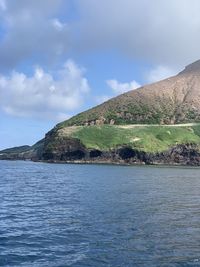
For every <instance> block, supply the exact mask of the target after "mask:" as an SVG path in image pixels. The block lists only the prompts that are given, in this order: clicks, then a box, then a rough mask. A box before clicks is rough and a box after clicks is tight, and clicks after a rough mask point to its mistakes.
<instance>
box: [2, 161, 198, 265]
mask: <svg viewBox="0 0 200 267" xmlns="http://www.w3.org/2000/svg"><path fill="white" fill-rule="evenodd" d="M0 266H25V267H29V266H30V267H40V266H41V267H61V266H62V267H64V266H74V267H75V266H76V267H82V266H86V267H90V266H91V267H98V266H101V267H102V266H106V267H107V266H108V267H109V266H112V267H118V266H119V267H121V266H124V267H128V266H130V267H137V266H139V267H143V266H145V267H155V266H159V267H160V266H166V267H170V266H180V267H184V266H200V169H198V168H167V167H162V168H161V167H160V168H158V167H125V166H109V165H107V166H106V165H69V164H45V163H33V162H20V161H18V162H15V161H10V162H9V161H0Z"/></svg>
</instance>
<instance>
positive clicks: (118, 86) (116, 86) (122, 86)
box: [107, 80, 140, 94]
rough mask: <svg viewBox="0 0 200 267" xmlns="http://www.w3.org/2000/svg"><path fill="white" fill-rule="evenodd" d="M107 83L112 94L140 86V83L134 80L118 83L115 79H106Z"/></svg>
mask: <svg viewBox="0 0 200 267" xmlns="http://www.w3.org/2000/svg"><path fill="white" fill-rule="evenodd" d="M107 85H108V86H109V87H110V88H111V89H112V91H113V93H114V94H122V93H125V92H128V91H130V90H134V89H136V88H138V87H140V84H139V83H137V82H136V81H131V82H129V83H120V82H118V81H117V80H108V81H107Z"/></svg>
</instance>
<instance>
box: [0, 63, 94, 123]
mask: <svg viewBox="0 0 200 267" xmlns="http://www.w3.org/2000/svg"><path fill="white" fill-rule="evenodd" d="M83 75H84V69H82V68H80V67H79V66H77V65H76V64H75V63H74V62H73V61H72V60H68V61H67V62H66V63H65V65H64V67H63V68H62V69H60V70H59V71H57V73H55V75H52V74H50V73H48V72H45V71H44V70H43V69H42V68H40V67H37V68H36V69H35V72H34V75H33V76H32V77H28V76H27V75H25V74H24V73H19V72H12V74H11V75H10V76H3V75H2V76H0V107H1V109H2V110H3V111H4V112H6V113H8V114H11V115H15V116H26V117H36V118H46V119H52V120H58V121H60V120H62V119H64V118H65V119H66V118H67V117H69V115H67V114H68V113H69V112H72V111H74V110H76V109H78V108H80V106H81V105H82V104H83V102H84V98H85V96H86V95H87V94H88V92H89V90H90V87H89V85H88V81H87V79H86V78H85V77H84V76H83Z"/></svg>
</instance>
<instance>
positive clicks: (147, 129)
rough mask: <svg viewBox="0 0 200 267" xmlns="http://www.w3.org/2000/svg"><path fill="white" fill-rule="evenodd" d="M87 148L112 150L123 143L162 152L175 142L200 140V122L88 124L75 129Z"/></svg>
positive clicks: (147, 150)
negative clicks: (122, 125)
mask: <svg viewBox="0 0 200 267" xmlns="http://www.w3.org/2000/svg"><path fill="white" fill-rule="evenodd" d="M71 136H72V137H75V138H78V139H80V140H81V142H82V143H83V144H84V145H85V146H86V147H87V148H95V149H102V150H109V149H113V148H117V147H120V146H123V145H128V146H131V147H133V148H135V149H138V150H143V151H146V152H161V151H165V150H167V149H169V148H170V147H172V146H174V145H176V144H187V143H194V144H200V125H197V126H192V127H188V126H187V127H186V126H185V127H173V126H144V127H135V128H130V129H123V128H120V127H119V126H115V125H103V126H85V127H82V128H79V129H77V131H76V132H73V133H72V135H71Z"/></svg>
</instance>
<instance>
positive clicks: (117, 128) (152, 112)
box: [0, 61, 200, 166]
mask: <svg viewBox="0 0 200 267" xmlns="http://www.w3.org/2000/svg"><path fill="white" fill-rule="evenodd" d="M0 159H26V160H27V159H31V160H36V161H38V160H39V161H48V162H79V163H82V162H85V163H86V162H88V163H90V162H96V163H100V162H101V163H105V162H106V163H117V164H118V163H123V164H124V163H126V164H181V165H198V166H200V61H197V62H195V63H193V64H191V65H189V66H187V67H186V68H185V69H184V70H183V71H182V72H180V73H179V74H178V75H176V76H174V77H171V78H168V79H165V80H163V81H160V82H157V83H154V84H150V85H146V86H143V87H141V88H139V89H137V90H132V91H130V92H128V93H125V94H122V95H120V96H118V97H115V98H113V99H110V100H109V101H107V102H105V103H103V104H101V105H99V106H96V107H94V108H92V109H90V110H88V111H85V112H83V113H80V114H78V115H76V116H74V117H72V118H71V119H69V120H66V121H64V122H62V123H59V124H58V125H56V126H55V127H54V128H53V129H52V130H51V131H49V132H48V133H47V134H46V135H45V138H44V139H43V140H41V141H39V142H38V143H36V144H35V145H33V146H31V147H28V146H23V147H19V148H13V149H8V150H4V151H1V152H0Z"/></svg>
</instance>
